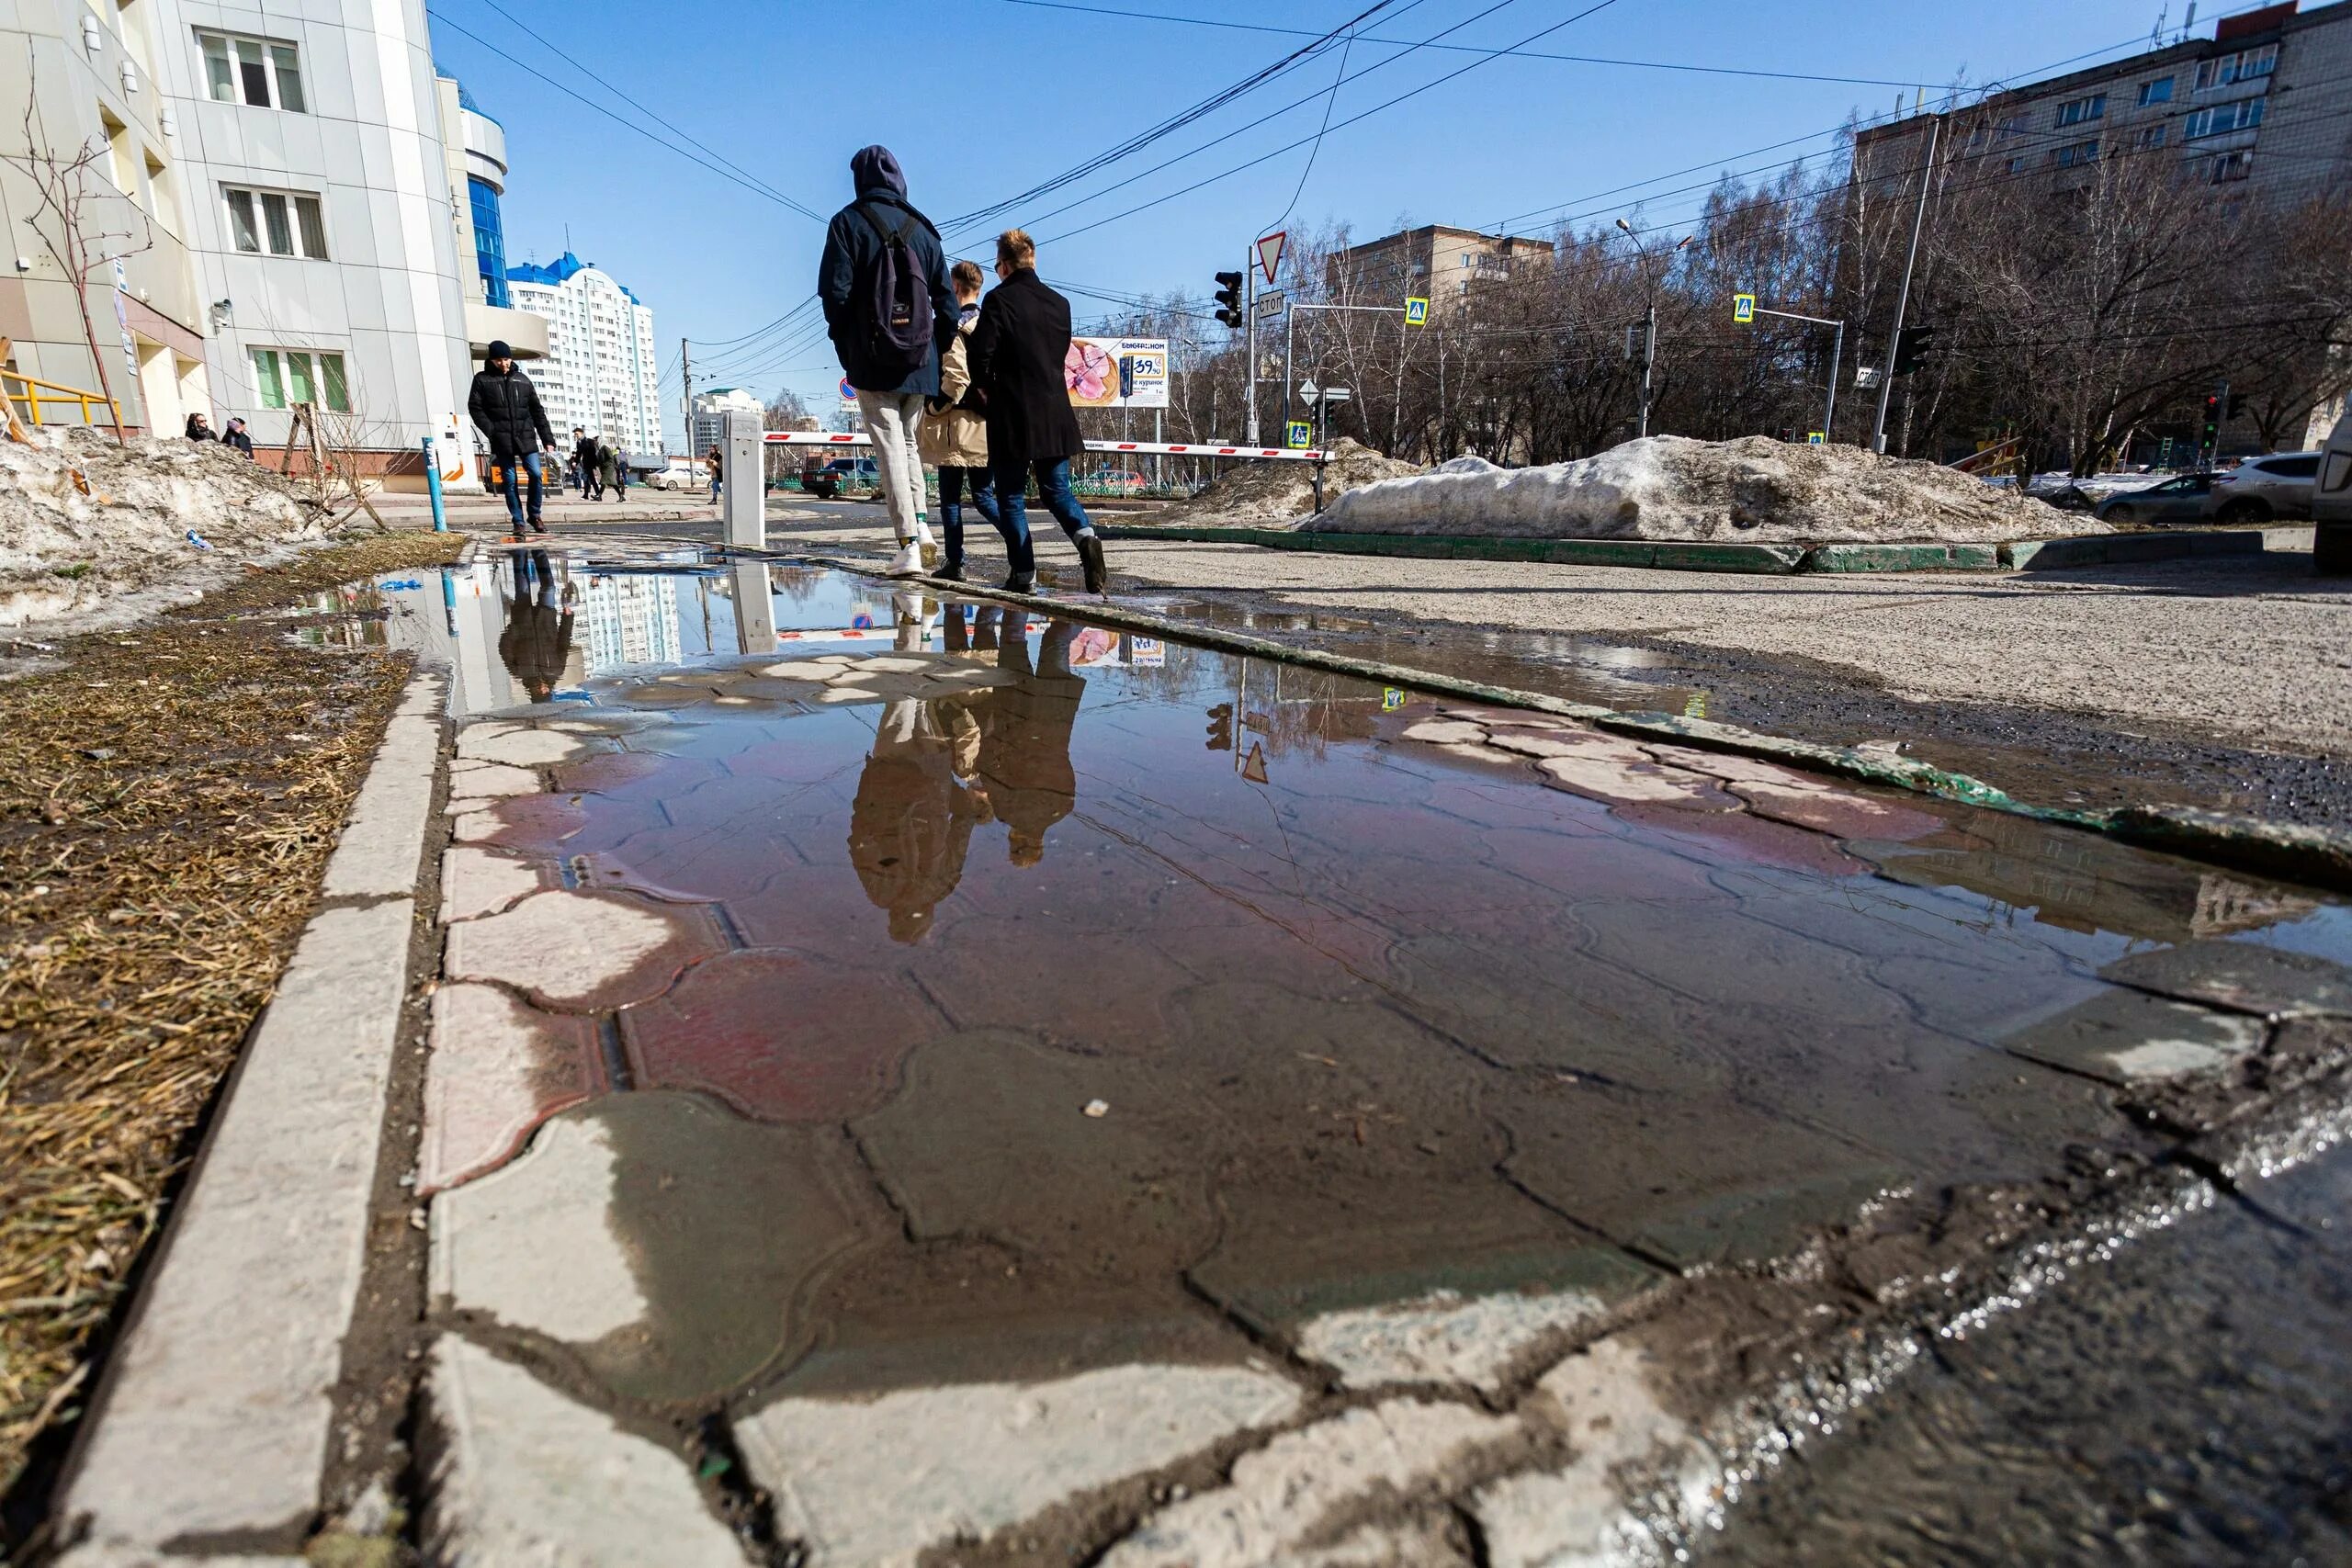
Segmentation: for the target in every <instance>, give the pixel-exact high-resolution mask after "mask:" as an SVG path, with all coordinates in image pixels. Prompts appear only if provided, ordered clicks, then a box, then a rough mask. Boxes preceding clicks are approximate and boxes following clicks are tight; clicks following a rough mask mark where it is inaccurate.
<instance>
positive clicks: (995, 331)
mask: <svg viewBox="0 0 2352 1568" xmlns="http://www.w3.org/2000/svg"><path fill="white" fill-rule="evenodd" d="M1068 356H1069V300H1067V299H1063V298H1062V297H1061V296H1060V295H1058V294H1057V293H1055V292H1054V291H1053V290H1052V289H1050V288H1046V285H1045V283H1044V281H1043V280H1042V279H1040V278H1039V277H1038V276H1037V274H1036V270H1035V268H1033V267H1025V266H1024V267H1023V268H1021V269H1020V270H1019V271H1017V272H1015V273H1014V274H1013V275H1012V276H1011V277H1008V278H1006V279H1005V280H1004V281H1003V282H1002V283H1000V284H998V285H997V286H996V287H995V288H992V289H990V290H989V296H988V298H987V299H983V300H981V301H980V324H979V325H978V326H977V327H975V328H973V329H972V339H971V346H970V349H969V351H968V354H967V357H968V359H969V362H970V364H971V368H972V384H973V385H974V386H976V387H978V388H979V389H980V395H981V396H982V397H983V398H984V399H986V400H987V406H988V416H989V461H990V462H992V463H1015V462H1023V463H1035V462H1051V461H1053V460H1054V459H1056V458H1057V457H1077V456H1078V455H1079V454H1080V452H1083V451H1085V450H1086V440H1085V438H1084V437H1083V436H1081V435H1080V434H1079V433H1078V412H1077V411H1076V410H1075V409H1072V408H1071V407H1070V406H1069V382H1068V381H1066V380H1064V379H1063V378H1062V361H1063V360H1064V359H1065V358H1067V357H1068Z"/></svg>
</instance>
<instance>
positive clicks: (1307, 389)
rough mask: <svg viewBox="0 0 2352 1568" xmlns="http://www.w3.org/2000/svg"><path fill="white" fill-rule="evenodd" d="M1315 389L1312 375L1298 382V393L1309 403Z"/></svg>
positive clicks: (1313, 397) (1312, 399)
mask: <svg viewBox="0 0 2352 1568" xmlns="http://www.w3.org/2000/svg"><path fill="white" fill-rule="evenodd" d="M1316 391H1317V387H1316V385H1315V378H1314V377H1312V376H1309V377H1308V378H1306V380H1304V381H1301V382H1300V383H1299V384H1298V395H1299V396H1300V397H1302V398H1305V399H1306V400H1307V401H1308V402H1310V403H1311V402H1313V401H1314V400H1315V394H1316Z"/></svg>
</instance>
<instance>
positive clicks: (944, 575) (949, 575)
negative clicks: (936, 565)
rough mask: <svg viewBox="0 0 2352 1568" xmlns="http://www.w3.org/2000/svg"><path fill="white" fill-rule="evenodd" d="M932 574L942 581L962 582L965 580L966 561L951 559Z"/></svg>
mask: <svg viewBox="0 0 2352 1568" xmlns="http://www.w3.org/2000/svg"><path fill="white" fill-rule="evenodd" d="M931 575H932V576H933V578H934V579H935V580H937V581H941V582H961V581H964V563H963V562H962V561H959V560H952V561H949V562H948V563H947V564H946V565H944V566H943V567H941V568H940V569H939V570H937V571H934V572H933V573H932V574H931Z"/></svg>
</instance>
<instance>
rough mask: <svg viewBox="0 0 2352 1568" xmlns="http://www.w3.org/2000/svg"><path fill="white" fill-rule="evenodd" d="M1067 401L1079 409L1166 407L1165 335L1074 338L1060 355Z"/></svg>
mask: <svg viewBox="0 0 2352 1568" xmlns="http://www.w3.org/2000/svg"><path fill="white" fill-rule="evenodd" d="M1062 380H1063V382H1064V383H1065V384H1066V385H1067V386H1068V387H1069V400H1070V401H1071V402H1072V403H1073V404H1075V405H1076V406H1078V407H1080V408H1082V409H1164V408H1166V407H1167V406H1168V340H1167V339H1166V338H1164V337H1074V338H1072V339H1070V340H1069V355H1066V356H1065V357H1064V358H1063V360H1062Z"/></svg>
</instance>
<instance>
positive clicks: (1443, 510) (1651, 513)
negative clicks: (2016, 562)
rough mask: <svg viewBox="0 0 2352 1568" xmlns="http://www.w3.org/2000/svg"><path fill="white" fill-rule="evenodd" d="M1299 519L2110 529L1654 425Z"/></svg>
mask: <svg viewBox="0 0 2352 1568" xmlns="http://www.w3.org/2000/svg"><path fill="white" fill-rule="evenodd" d="M1306 527H1308V528H1310V529H1313V530H1315V531H1317V532H1318V533H1340V534H1453V535H1472V536H1489V537H1502V538H1553V539H1709V540H1724V539H1739V540H1747V541H1752V542H1756V543H1764V544H1782V543H1788V544H1793V543H1807V544H1810V543H1815V542H1819V541H1832V542H1846V543H1869V542H1881V541H1894V540H1906V539H1921V540H1936V541H1939V542H1946V543H1981V542H1988V541H1996V540H2002V539H2021V538H2046V537H2051V536H2057V535H2066V534H2104V533H2108V532H2110V530H2109V528H2108V526H2107V525H2105V524H2103V523H2098V522H2096V521H2094V520H2093V519H2091V518H2089V517H2087V516H2082V515H2077V514H2073V513H2064V512H2061V511H2059V510H2058V509H2057V508H2055V507H2052V506H2048V505H2045V504H2043V503H2042V502H2039V501H2035V500H2032V499H2031V498H2030V497H2026V496H2020V495H2018V494H2015V493H2013V492H2010V491H2003V490H1997V489H1996V488H1995V487H1993V486H1991V485H1988V484H1986V483H1985V482H1984V481H1983V480H1981V479H1971V478H1970V477H1968V476H1967V475H1965V474H1960V473H1955V472H1953V471H1952V470H1951V469H1950V468H1943V467H1941V466H1940V465H1939V464H1935V463H1922V462H1915V461H1908V460H1905V459H1902V458H1895V457H1879V456H1877V455H1875V454H1873V453H1871V452H1866V451H1864V450H1862V449H1861V448H1860V447H1859V446H1791V445H1789V444H1788V443H1785V442H1781V441H1774V440H1772V439H1771V438H1770V437H1769V436H1762V435H1751V436H1747V437H1745V438H1743V439H1741V440H1737V441H1693V440H1691V439H1690V438H1689V437H1687V436H1680V435H1653V436H1648V437H1646V438H1645V439H1643V440H1639V441H1628V442H1626V443H1625V444H1624V445H1623V446H1617V447H1612V448H1611V450H1609V451H1606V452H1603V453H1600V455H1598V456H1597V457H1586V458H1583V459H1581V460H1579V461H1577V462H1574V463H1554V464H1551V465H1549V466H1548V467H1545V468H1497V467H1495V466H1494V465H1493V464H1492V463H1488V462H1487V461H1485V460H1484V459H1482V458H1478V457H1456V458H1454V459H1453V461H1452V462H1450V463H1442V464H1440V465H1439V466H1438V467H1437V468H1433V469H1431V470H1430V472H1428V473H1426V474H1419V475H1415V476H1413V477H1411V478H1407V479H1388V480H1385V481H1384V482H1380V483H1374V484H1368V485H1365V486H1363V488H1362V489H1360V490H1355V491H1350V492H1349V493H1348V494H1346V495H1343V496H1341V497H1340V498H1339V499H1338V500H1337V501H1335V502H1332V503H1331V504H1329V506H1327V507H1325V508H1324V510H1323V511H1322V513H1319V514H1318V515H1317V516H1316V517H1315V518H1314V519H1313V520H1312V521H1311V522H1309V523H1308V524H1306Z"/></svg>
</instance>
